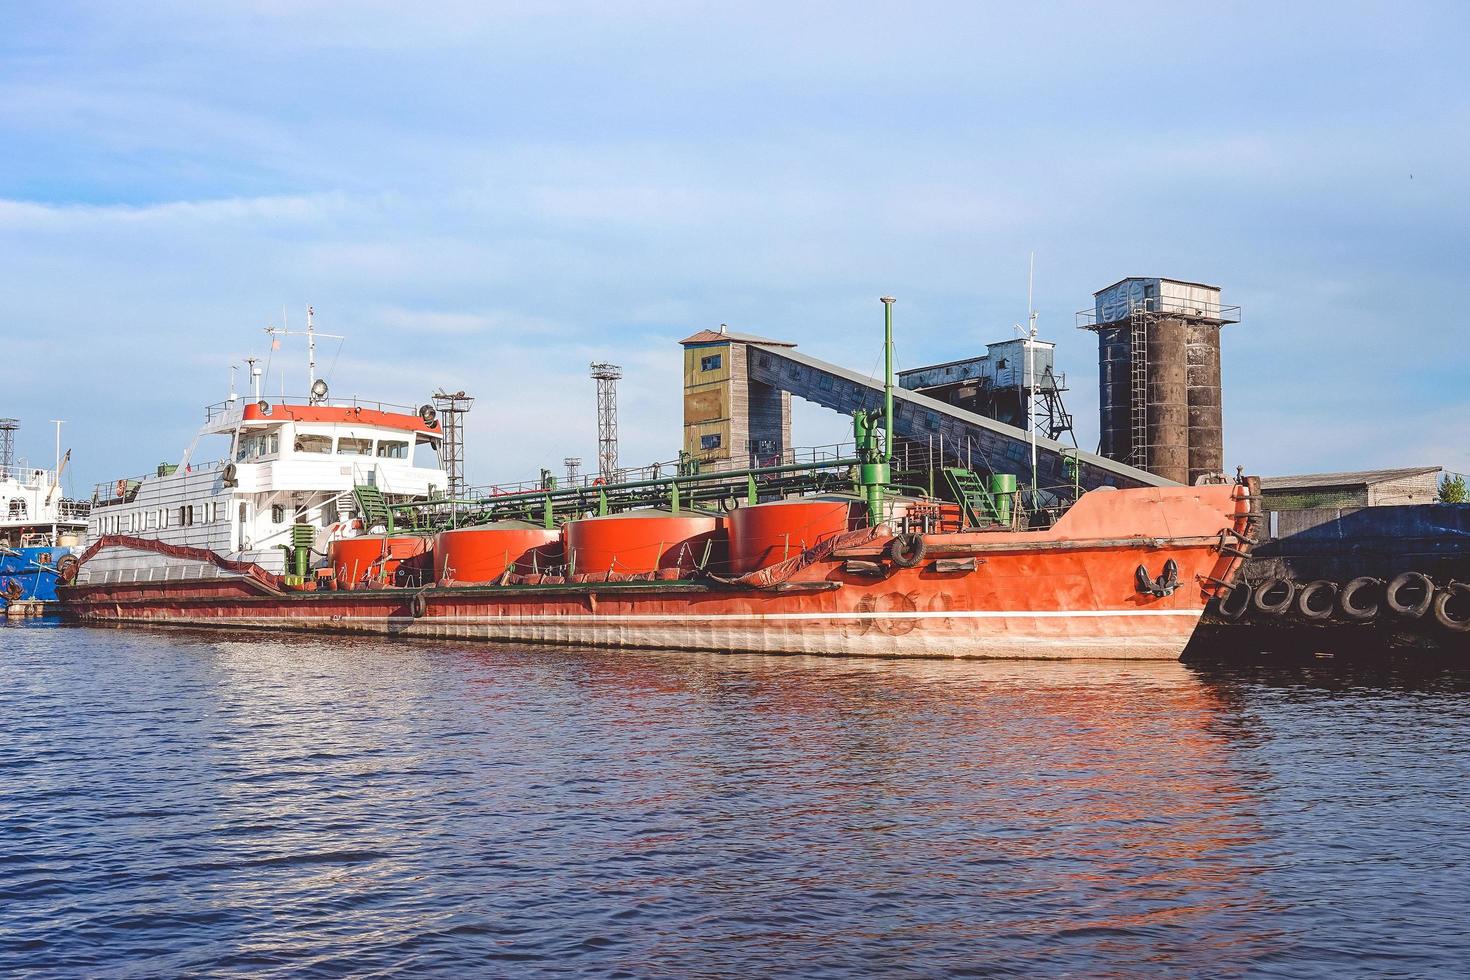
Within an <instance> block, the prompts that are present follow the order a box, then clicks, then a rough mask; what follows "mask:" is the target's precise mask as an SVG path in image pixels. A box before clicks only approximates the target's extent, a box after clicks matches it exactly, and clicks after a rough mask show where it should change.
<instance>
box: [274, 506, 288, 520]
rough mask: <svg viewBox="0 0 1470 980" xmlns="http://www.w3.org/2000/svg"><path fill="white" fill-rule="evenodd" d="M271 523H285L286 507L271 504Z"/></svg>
mask: <svg viewBox="0 0 1470 980" xmlns="http://www.w3.org/2000/svg"><path fill="white" fill-rule="evenodd" d="M271 523H272V524H284V523H286V508H285V507H283V506H282V505H281V504H271Z"/></svg>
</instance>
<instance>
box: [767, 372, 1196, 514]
mask: <svg viewBox="0 0 1470 980" xmlns="http://www.w3.org/2000/svg"><path fill="white" fill-rule="evenodd" d="M750 350H751V354H750V357H749V361H748V370H749V372H750V379H751V380H752V381H759V382H762V383H764V384H768V385H771V386H772V387H774V388H778V389H780V390H782V391H789V392H790V393H791V394H793V395H796V396H797V397H799V398H804V399H806V400H807V401H809V402H814V403H815V404H818V405H821V406H822V407H823V408H830V409H832V410H833V411H836V412H841V413H842V414H844V415H851V414H852V413H853V412H854V411H857V410H858V409H868V410H872V409H876V408H878V407H880V406H881V405H882V404H883V382H882V381H881V380H879V379H876V378H869V377H866V376H864V375H862V374H859V373H857V372H856V371H849V370H847V369H846V368H841V367H838V366H837V365H835V364H830V363H828V362H826V361H823V360H820V359H818V358H815V357H811V356H809V355H807V354H801V353H798V352H797V351H795V350H792V349H791V348H790V347H785V346H776V345H765V344H756V343H752V344H751V345H750ZM893 403H894V418H893V427H894V429H895V430H896V433H897V434H898V435H900V436H903V437H905V438H907V439H910V440H913V441H914V442H917V443H920V444H925V445H927V444H929V443H931V442H932V443H933V445H934V446H935V448H936V450H937V449H938V447H939V445H940V443H941V441H942V443H943V447H944V455H945V457H947V458H948V459H952V460H954V461H957V462H966V456H967V455H968V456H969V457H970V460H971V461H973V463H974V464H975V466H976V468H984V469H988V470H990V471H992V472H997V473H1015V474H1016V475H1017V478H1018V482H1019V484H1020V485H1021V486H1022V487H1028V486H1030V485H1031V437H1030V435H1028V434H1027V433H1026V432H1025V431H1024V430H1022V429H1018V428H1016V427H1015V426H1012V425H1006V424H1005V423H1004V422H997V421H996V420H995V419H991V418H986V417H985V416H983V415H977V414H975V413H974V412H967V411H965V410H964V409H962V408H956V407H955V406H953V405H949V404H947V403H945V402H942V401H939V400H938V399H935V398H930V397H928V396H927V395H921V394H918V393H917V392H913V391H908V390H906V389H902V388H900V389H897V390H895V391H894V393H893ZM1036 448H1037V469H1038V470H1039V474H1038V476H1039V478H1038V480H1037V486H1038V487H1040V488H1042V489H1047V488H1057V487H1071V486H1072V485H1073V477H1072V474H1071V473H1070V472H1069V471H1068V470H1067V468H1066V466H1065V465H1064V463H1063V459H1064V454H1065V456H1066V457H1072V458H1075V459H1076V460H1077V462H1078V479H1077V482H1078V484H1079V485H1080V486H1081V487H1082V488H1083V489H1084V490H1091V489H1094V488H1096V487H1102V486H1114V487H1168V486H1177V484H1175V483H1174V482H1173V481H1170V480H1165V479H1163V478H1161V477H1157V476H1154V475H1153V474H1152V473H1148V472H1146V471H1144V470H1140V469H1137V468H1135V467H1132V466H1128V465H1127V464H1125V463H1119V462H1116V461H1114V460H1111V459H1106V458H1104V457H1102V456H1098V455H1096V454H1094V453H1086V452H1079V451H1078V450H1076V449H1073V448H1072V447H1071V446H1064V445H1062V444H1061V443H1059V442H1053V441H1052V440H1050V439H1043V438H1040V437H1038V438H1037V440H1036Z"/></svg>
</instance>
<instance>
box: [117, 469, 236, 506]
mask: <svg viewBox="0 0 1470 980" xmlns="http://www.w3.org/2000/svg"><path fill="white" fill-rule="evenodd" d="M228 462H229V460H226V459H217V460H211V461H210V462H207V463H194V462H190V463H189V464H188V467H187V472H189V473H208V472H212V471H214V470H218V469H220V468H222V467H223V466H224V465H225V464H226V463H228ZM177 469H178V467H176V466H174V465H173V464H172V463H164V464H160V465H159V466H157V467H155V468H154V470H153V472H152V473H144V474H142V475H141V476H124V477H120V478H118V479H116V480H104V481H103V482H101V483H98V484H95V485H94V486H93V487H92V501H91V504H90V505H89V506H91V507H115V506H117V505H118V504H130V503H132V502H133V501H134V500H135V499H137V496H138V488H139V487H141V486H142V485H143V481H144V480H151V479H155V478H157V477H160V476H167V475H169V474H171V473H174V472H177Z"/></svg>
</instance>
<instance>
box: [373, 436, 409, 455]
mask: <svg viewBox="0 0 1470 980" xmlns="http://www.w3.org/2000/svg"><path fill="white" fill-rule="evenodd" d="M378 458H379V459H408V443H406V442H394V441H390V440H387V439H385V440H383V441H382V442H379V443H378Z"/></svg>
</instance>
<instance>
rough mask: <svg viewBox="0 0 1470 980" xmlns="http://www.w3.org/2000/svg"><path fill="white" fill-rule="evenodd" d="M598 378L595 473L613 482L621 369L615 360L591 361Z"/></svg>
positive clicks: (615, 463)
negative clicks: (610, 361)
mask: <svg viewBox="0 0 1470 980" xmlns="http://www.w3.org/2000/svg"><path fill="white" fill-rule="evenodd" d="M591 374H592V379H593V380H594V381H596V382H597V475H598V476H600V477H602V479H604V480H606V481H608V482H609V483H612V482H613V481H614V480H615V479H616V478H617V472H618V381H619V379H621V378H622V376H623V369H622V368H620V367H618V366H617V365H616V364H605V363H604V364H593V365H592V367H591Z"/></svg>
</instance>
